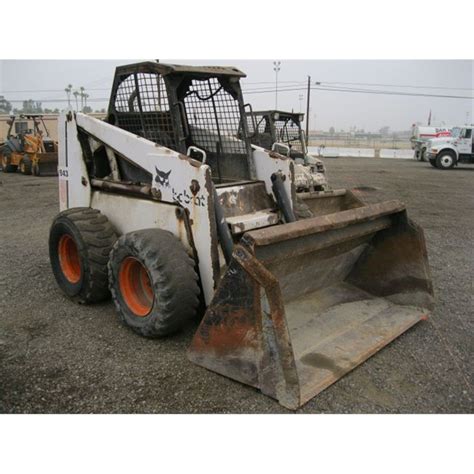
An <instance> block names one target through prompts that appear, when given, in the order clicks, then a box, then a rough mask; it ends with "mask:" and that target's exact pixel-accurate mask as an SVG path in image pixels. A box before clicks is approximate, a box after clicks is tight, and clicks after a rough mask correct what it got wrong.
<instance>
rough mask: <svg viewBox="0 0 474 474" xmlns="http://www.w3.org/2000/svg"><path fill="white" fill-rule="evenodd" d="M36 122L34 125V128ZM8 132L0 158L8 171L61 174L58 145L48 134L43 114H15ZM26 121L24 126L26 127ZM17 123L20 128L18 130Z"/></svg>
mask: <svg viewBox="0 0 474 474" xmlns="http://www.w3.org/2000/svg"><path fill="white" fill-rule="evenodd" d="M30 124H32V128H30ZM8 125H9V128H8V133H7V138H6V140H5V142H4V143H1V144H0V162H1V164H2V169H3V172H4V173H14V172H16V171H17V170H18V169H19V170H20V172H21V173H22V174H27V175H28V174H34V175H35V176H40V175H53V176H55V175H56V174H57V166H58V145H57V143H56V142H55V141H54V140H52V139H51V138H50V137H49V136H48V129H47V128H46V124H45V123H44V120H43V115H40V114H22V115H20V116H19V118H17V117H15V116H11V117H10V119H9V120H8ZM23 125H24V127H22V126H23ZM14 126H15V128H16V129H17V130H16V132H17V133H14Z"/></svg>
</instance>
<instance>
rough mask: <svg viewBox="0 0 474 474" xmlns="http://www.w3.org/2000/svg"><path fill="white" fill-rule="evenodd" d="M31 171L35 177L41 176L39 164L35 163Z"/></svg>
mask: <svg viewBox="0 0 474 474" xmlns="http://www.w3.org/2000/svg"><path fill="white" fill-rule="evenodd" d="M31 171H32V173H33V175H34V176H41V172H40V168H39V165H38V163H33V166H32V168H31Z"/></svg>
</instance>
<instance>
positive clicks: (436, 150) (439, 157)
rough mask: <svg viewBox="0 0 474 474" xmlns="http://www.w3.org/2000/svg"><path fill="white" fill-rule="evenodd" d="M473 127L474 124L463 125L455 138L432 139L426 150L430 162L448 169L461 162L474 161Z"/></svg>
mask: <svg viewBox="0 0 474 474" xmlns="http://www.w3.org/2000/svg"><path fill="white" fill-rule="evenodd" d="M473 128H474V126H473V125H469V126H464V127H462V128H461V130H460V132H459V135H458V136H457V137H455V138H449V137H447V138H445V139H442V138H440V139H437V140H430V141H429V142H428V147H427V150H426V156H427V158H428V160H429V162H430V164H431V165H432V166H434V167H435V168H438V169H442V170H448V169H451V168H453V167H454V166H456V165H457V164H459V163H474V143H473V140H472V129H473Z"/></svg>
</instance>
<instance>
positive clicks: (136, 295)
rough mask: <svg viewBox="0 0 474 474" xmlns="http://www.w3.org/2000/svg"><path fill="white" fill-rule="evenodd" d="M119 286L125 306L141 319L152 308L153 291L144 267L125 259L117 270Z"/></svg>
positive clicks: (138, 262) (139, 263) (131, 259)
mask: <svg viewBox="0 0 474 474" xmlns="http://www.w3.org/2000/svg"><path fill="white" fill-rule="evenodd" d="M119 286H120V293H121V294H122V297H123V300H124V301H125V304H126V305H127V306H128V307H129V309H130V311H132V313H134V314H135V315H136V316H139V317H141V318H143V317H145V316H147V315H148V314H149V313H150V311H151V309H152V307H153V301H154V296H153V289H152V287H151V280H150V276H149V275H148V272H147V269H146V268H145V266H144V265H143V264H142V263H141V262H140V261H139V260H137V259H136V258H133V257H127V258H125V259H124V260H123V261H122V263H121V265H120V270H119Z"/></svg>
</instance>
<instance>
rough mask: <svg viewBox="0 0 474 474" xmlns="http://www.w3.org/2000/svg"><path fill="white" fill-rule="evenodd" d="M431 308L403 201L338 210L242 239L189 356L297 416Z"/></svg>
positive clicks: (416, 235)
mask: <svg viewBox="0 0 474 474" xmlns="http://www.w3.org/2000/svg"><path fill="white" fill-rule="evenodd" d="M327 202H329V201H327ZM349 207H351V206H349ZM432 306H433V290H432V283H431V278H430V272H429V267H428V259H427V253H426V246H425V240H424V236H423V231H422V230H421V228H420V227H418V226H417V225H416V224H415V223H413V222H412V221H410V220H409V219H408V217H407V215H406V211H405V207H404V205H403V204H402V203H400V202H399V201H387V202H383V203H379V204H373V205H369V206H359V207H354V208H349V209H347V210H342V211H341V210H336V209H334V210H333V211H332V213H331V211H330V213H329V214H325V215H319V216H316V217H313V218H310V219H306V220H302V221H297V222H293V223H289V224H284V225H279V226H274V227H268V228H265V229H259V230H254V231H251V232H247V233H245V234H244V236H243V237H242V239H241V240H240V242H239V244H238V245H237V246H235V248H234V251H233V255H232V260H231V262H230V263H229V266H228V268H227V271H226V273H225V274H224V276H223V277H222V279H221V281H220V284H219V286H218V288H217V290H216V293H215V295H214V298H213V300H212V302H211V304H210V305H209V307H208V309H207V311H206V313H205V315H204V318H203V320H202V321H201V324H200V326H199V328H198V331H197V332H196V334H195V336H194V338H193V341H192V343H191V346H190V349H189V353H188V355H189V358H190V360H191V361H193V362H195V363H196V364H198V365H200V366H202V367H205V368H207V369H209V370H212V371H215V372H217V373H219V374H222V375H225V376H227V377H230V378H232V379H235V380H237V381H239V382H242V383H245V384H248V385H251V386H253V387H256V388H258V389H260V390H261V391H262V392H263V393H264V394H266V395H269V396H270V397H273V398H275V399H277V400H278V401H279V402H280V403H281V404H282V405H283V406H285V407H287V408H289V409H296V408H298V407H300V406H301V405H303V404H304V403H306V402H307V401H309V400H310V399H311V398H313V397H314V396H315V395H317V394H318V393H320V392H321V391H322V390H324V389H325V388H327V387H328V386H329V385H331V384H332V383H334V382H335V381H337V380H338V379H339V378H341V377H342V376H343V375H344V374H346V373H347V372H349V371H350V370H352V369H354V368H355V367H356V366H357V365H359V364H361V363H362V362H364V361H365V360H366V359H368V358H369V357H370V356H371V355H373V354H374V353H376V352H377V351H379V350H380V349H382V348H383V347H384V346H385V345H387V344H388V343H390V342H391V341H392V340H393V339H395V338H396V337H397V336H399V335H400V334H402V333H403V332H405V331H406V330H407V329H408V328H410V327H411V326H413V325H414V324H416V323H417V322H418V321H420V320H422V319H425V318H426V317H427V314H428V312H429V311H430V309H431V308H432Z"/></svg>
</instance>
